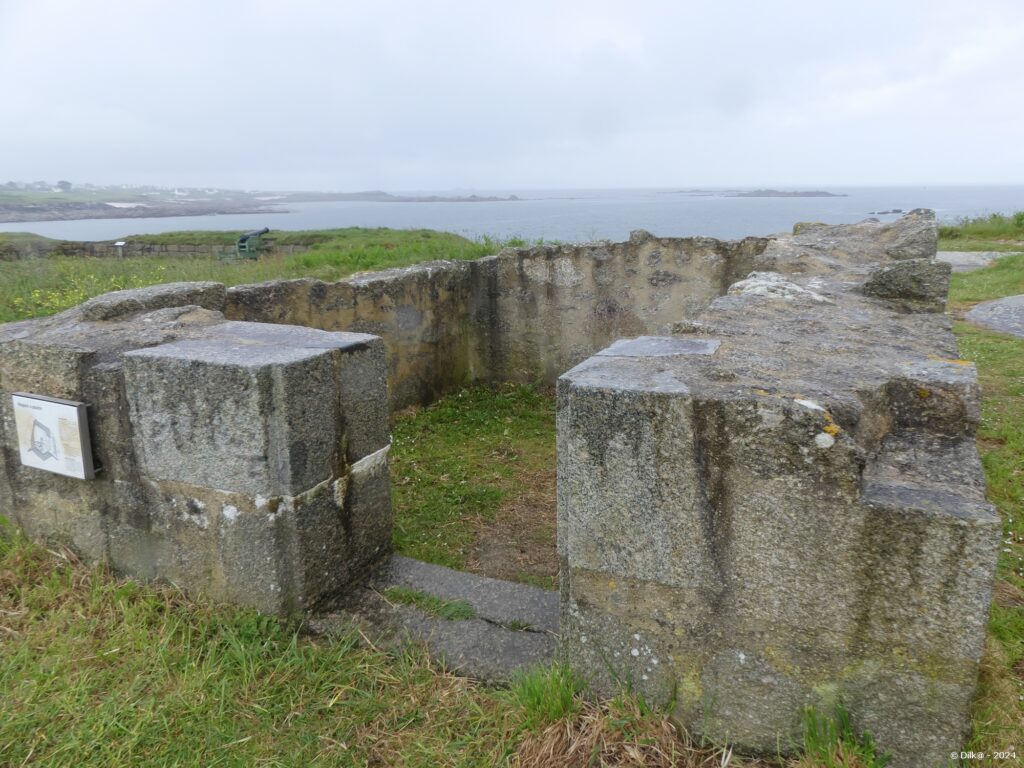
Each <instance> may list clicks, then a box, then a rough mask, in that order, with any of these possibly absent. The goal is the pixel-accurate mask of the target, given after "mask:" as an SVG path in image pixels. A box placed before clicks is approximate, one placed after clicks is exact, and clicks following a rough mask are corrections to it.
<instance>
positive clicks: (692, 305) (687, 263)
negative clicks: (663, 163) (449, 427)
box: [472, 231, 768, 384]
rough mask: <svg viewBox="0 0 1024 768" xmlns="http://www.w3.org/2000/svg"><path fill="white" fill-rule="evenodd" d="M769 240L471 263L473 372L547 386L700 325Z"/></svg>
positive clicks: (520, 255) (659, 243) (646, 242)
mask: <svg viewBox="0 0 1024 768" xmlns="http://www.w3.org/2000/svg"><path fill="white" fill-rule="evenodd" d="M767 243H768V241H767V240H766V239H764V238H747V239H745V240H741V241H721V240H713V239H711V238H699V237H698V238H656V237H654V236H653V235H651V234H650V233H647V232H642V231H637V232H634V233H633V235H632V236H631V238H630V240H629V241H628V242H624V243H595V244H589V245H568V246H541V247H537V248H529V249H508V250H505V251H503V252H502V253H500V254H499V255H497V256H492V257H489V258H485V259H480V260H479V261H476V262H474V263H473V267H474V270H473V307H472V309H473V312H474V321H475V322H474V328H475V329H476V331H477V338H476V340H475V342H476V349H477V359H478V360H480V365H479V370H480V371H481V373H483V374H484V376H485V377H486V378H489V379H493V380H495V381H537V380H540V381H543V382H545V383H549V384H550V383H553V382H554V381H555V379H557V378H558V377H559V376H560V375H561V374H562V373H563V372H565V371H566V370H568V369H569V368H571V367H572V366H574V365H576V364H577V363H579V362H581V361H582V360H585V359H586V358H587V357H589V356H590V355H592V354H594V353H595V352H596V351H598V350H599V349H601V348H603V347H605V346H607V345H608V344H610V343H611V342H612V341H614V340H615V339H618V338H622V337H625V336H636V335H639V334H644V333H656V332H659V331H664V330H666V329H667V328H668V327H669V326H670V325H671V324H672V323H674V322H676V321H679V320H682V319H686V318H692V317H696V316H697V315H698V314H699V313H700V312H701V311H703V310H704V308H705V307H707V306H708V304H710V303H711V302H712V300H714V299H715V298H717V297H718V296H721V295H722V294H723V293H724V292H725V289H726V288H727V287H728V286H729V285H730V284H731V283H733V282H734V281H735V280H737V279H739V278H740V277H742V276H745V275H746V274H747V273H749V272H750V271H751V270H752V269H753V268H754V267H755V266H756V265H757V263H758V257H759V254H760V252H761V251H763V250H764V248H765V246H766V245H767Z"/></svg>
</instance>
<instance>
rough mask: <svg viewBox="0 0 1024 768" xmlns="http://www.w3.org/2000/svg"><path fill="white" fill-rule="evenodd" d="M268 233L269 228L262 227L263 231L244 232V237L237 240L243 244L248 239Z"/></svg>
mask: <svg viewBox="0 0 1024 768" xmlns="http://www.w3.org/2000/svg"><path fill="white" fill-rule="evenodd" d="M268 232H270V227H264V228H263V229H254V230H253V231H252V232H246V233H245V234H244V235H242V236H241V237H240V238H238V240H239V242H243V243H244V242H245V241H246V240H248V239H249V238H250V237H260V236H261V235H265V234H267V233H268Z"/></svg>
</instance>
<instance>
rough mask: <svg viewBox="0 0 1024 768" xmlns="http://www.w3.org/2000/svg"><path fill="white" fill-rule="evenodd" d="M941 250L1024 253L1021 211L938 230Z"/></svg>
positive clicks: (966, 221)
mask: <svg viewBox="0 0 1024 768" xmlns="http://www.w3.org/2000/svg"><path fill="white" fill-rule="evenodd" d="M939 250H940V251H1020V250H1024V211H1017V212H1016V213H1012V214H1009V215H1005V214H1002V213H993V214H992V215H990V216H979V217H977V218H973V219H967V218H964V219H961V220H960V221H958V222H957V223H956V224H947V225H945V226H941V227H939Z"/></svg>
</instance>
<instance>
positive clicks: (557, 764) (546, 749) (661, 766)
mask: <svg viewBox="0 0 1024 768" xmlns="http://www.w3.org/2000/svg"><path fill="white" fill-rule="evenodd" d="M512 764H513V765H514V766H516V768H598V767H599V766H637V768H639V767H640V766H643V767H644V768H727V767H730V766H731V767H732V768H767V767H768V766H770V765H773V764H772V763H765V762H761V761H756V760H755V761H752V760H748V759H743V760H740V758H737V757H735V756H734V755H733V754H732V751H731V750H730V749H727V748H726V749H723V748H714V747H703V746H697V745H695V744H693V743H692V742H691V741H690V740H689V739H688V738H687V737H686V736H685V734H681V733H680V732H679V731H678V730H677V729H676V727H675V726H674V725H673V724H672V723H671V722H670V721H669V720H668V718H667V717H666V716H664V715H662V714H644V713H643V712H641V711H640V709H639V707H638V706H637V704H636V702H634V701H631V700H626V701H621V700H620V701H616V702H613V703H612V705H611V706H610V707H596V706H594V705H592V704H585V705H584V706H583V708H582V709H581V711H580V713H579V714H578V715H577V716H576V717H574V718H571V719H567V720H560V721H558V722H556V723H554V724H552V725H550V726H549V727H548V728H546V729H545V730H543V731H541V732H540V733H536V734H528V735H527V736H526V738H525V739H523V741H522V743H521V744H520V747H519V751H518V753H517V754H516V756H515V758H514V760H513V763H512Z"/></svg>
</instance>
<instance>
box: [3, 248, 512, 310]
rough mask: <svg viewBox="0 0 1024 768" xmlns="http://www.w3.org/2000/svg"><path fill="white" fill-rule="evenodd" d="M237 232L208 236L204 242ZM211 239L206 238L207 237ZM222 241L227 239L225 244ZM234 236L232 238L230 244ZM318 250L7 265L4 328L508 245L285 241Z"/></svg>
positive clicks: (472, 253)
mask: <svg viewBox="0 0 1024 768" xmlns="http://www.w3.org/2000/svg"><path fill="white" fill-rule="evenodd" d="M179 234H180V233H172V234H170V235H161V236H158V238H166V240H167V242H195V240H194V239H189V238H192V237H199V235H198V234H196V233H190V234H189V235H188V236H182V237H183V238H184V239H182V240H180V241H179V240H178V236H179ZM235 236H236V235H235V233H202V238H200V239H201V240H202V243H203V244H210V243H214V244H216V243H218V242H221V240H224V241H225V242H226V243H233V242H234V237H235ZM203 238H206V239H203ZM218 238H221V239H220V240H219V239H218ZM225 238H226V239H225ZM281 241H285V242H286V243H291V242H293V241H294V242H295V243H297V244H302V245H310V246H312V250H311V251H309V252H306V253H296V254H289V255H276V256H275V255H268V256H264V257H262V258H261V259H259V260H258V261H219V260H217V259H215V258H212V257H210V258H182V257H177V256H150V257H140V258H126V259H116V258H95V259H94V258H68V257H54V258H46V259H24V260H20V261H5V262H0V322H9V321H12V320H21V319H24V318H29V317H39V316H42V315H48V314H53V313H55V312H60V311H61V310H64V309H68V308H69V307H73V306H75V305H76V304H80V303H81V302H82V301H85V300H86V299H89V298H92V297H93V296H97V295H99V294H101V293H106V292H107V291H115V290H120V289H123V288H137V287H141V286H146V285H154V284H156V283H168V282H177V281H190V280H213V281H216V282H220V283H225V284H226V285H229V286H230V285H241V284H244V283H255V282H262V281H265V280H275V279H290V278H299V277H310V278H314V279H318V280H324V281H335V280H340V279H342V278H344V277H347V276H349V275H352V274H354V273H357V272H365V271H370V270H379V269H389V268H392V267H404V266H409V265H410V264H415V263H418V262H423V261H433V260H437V259H475V258H479V257H481V256H486V255H488V254H490V253H496V252H497V251H498V250H500V248H501V247H502V245H503V243H501V242H499V241H495V240H491V239H488V238H484V239H482V240H476V241H474V240H467V239H466V238H464V237H459V236H458V235H452V234H448V233H445V232H435V231H433V230H392V229H359V228H350V229H343V230H327V231H323V232H315V231H314V232H295V233H287V235H282V236H281V237H280V238H279V242H281Z"/></svg>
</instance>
